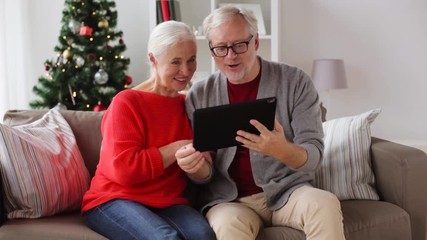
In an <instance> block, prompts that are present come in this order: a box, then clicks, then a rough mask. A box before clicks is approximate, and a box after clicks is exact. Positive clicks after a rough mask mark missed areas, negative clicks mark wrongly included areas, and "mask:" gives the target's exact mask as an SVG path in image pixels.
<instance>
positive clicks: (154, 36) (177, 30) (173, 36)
mask: <svg viewBox="0 0 427 240" xmlns="http://www.w3.org/2000/svg"><path fill="white" fill-rule="evenodd" d="M184 39H190V40H194V42H196V37H195V35H194V33H193V31H191V28H190V27H189V26H188V25H187V24H185V23H183V22H177V21H166V22H162V23H160V24H158V25H157V26H156V27H155V28H154V29H153V31H152V32H151V34H150V37H149V39H148V47H147V51H148V53H152V54H153V55H154V56H155V57H158V56H159V55H160V54H161V53H162V52H163V51H164V50H165V49H166V48H167V47H168V46H170V45H172V44H174V43H177V42H179V41H181V40H184Z"/></svg>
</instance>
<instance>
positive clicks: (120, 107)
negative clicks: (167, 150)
mask: <svg viewBox="0 0 427 240" xmlns="http://www.w3.org/2000/svg"><path fill="white" fill-rule="evenodd" d="M137 102H138V101H136V100H135V99H132V98H131V95H129V94H128V95H125V94H118V95H116V97H115V98H114V100H113V102H112V103H111V105H110V106H109V108H108V110H107V112H106V113H105V116H104V119H103V122H102V134H103V141H102V146H101V161H100V165H99V166H98V167H99V168H101V170H102V173H103V174H104V175H105V177H107V178H109V179H110V180H112V181H114V182H116V183H119V184H121V185H133V184H137V183H140V182H144V181H147V180H152V179H153V178H156V177H157V176H159V175H161V174H162V173H163V172H164V168H163V161H162V156H161V154H160V152H159V150H158V148H156V147H147V145H146V138H147V135H148V132H147V129H146V128H145V127H144V125H145V124H144V121H145V119H144V118H143V116H144V114H143V111H144V110H143V109H144V108H140V107H139V106H138V105H137Z"/></svg>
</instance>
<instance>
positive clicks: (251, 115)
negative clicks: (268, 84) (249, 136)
mask: <svg viewBox="0 0 427 240" xmlns="http://www.w3.org/2000/svg"><path fill="white" fill-rule="evenodd" d="M275 113H276V98H275V97H270V98H263V99H257V100H254V101H247V102H240V103H233V104H227V105H220V106H215V107H208V108H199V109H196V110H195V111H194V113H193V146H194V148H195V149H196V150H198V151H211V150H217V149H220V148H225V147H231V146H237V145H240V143H239V142H237V141H236V140H235V138H236V136H237V133H236V132H237V131H238V130H244V131H247V132H251V133H255V134H259V131H258V130H257V129H256V128H255V127H254V126H252V125H251V124H250V123H249V120H251V119H256V120H258V121H259V122H261V123H262V124H263V125H264V126H266V127H267V128H268V129H270V130H272V129H273V128H274V117H275Z"/></svg>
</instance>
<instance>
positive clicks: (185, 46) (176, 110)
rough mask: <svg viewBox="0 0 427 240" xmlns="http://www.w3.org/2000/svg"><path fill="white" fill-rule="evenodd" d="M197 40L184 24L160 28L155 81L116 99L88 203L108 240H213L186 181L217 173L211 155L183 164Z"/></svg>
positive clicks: (152, 52) (154, 50) (88, 213)
mask: <svg viewBox="0 0 427 240" xmlns="http://www.w3.org/2000/svg"><path fill="white" fill-rule="evenodd" d="M196 53H197V45H196V39H195V36H194V34H193V33H192V31H191V29H190V28H189V27H188V26H187V25H186V24H184V23H181V22H176V21H168V22H164V23H161V24H159V25H157V26H156V27H155V28H154V30H153V31H152V33H151V35H150V38H149V41H148V59H149V61H150V63H151V70H152V75H151V77H150V78H149V79H147V80H146V81H144V82H143V83H141V84H140V85H138V86H136V87H134V88H133V89H128V90H124V91H122V92H120V93H118V94H117V95H116V96H115V97H114V99H113V101H112V103H111V105H110V106H109V108H108V109H107V111H106V112H105V115H104V118H103V120H102V125H101V131H102V135H103V140H102V147H101V153H100V161H99V164H98V167H97V170H96V173H95V176H94V178H93V179H92V182H91V186H90V188H89V190H88V191H87V193H86V194H85V196H84V198H83V203H82V213H83V215H84V217H85V221H86V224H87V225H88V226H89V227H90V228H91V229H93V230H94V231H96V232H98V233H100V234H102V235H104V236H105V237H107V238H109V239H162V240H163V239H215V234H214V232H213V231H212V229H211V227H210V226H209V225H208V223H207V221H206V220H205V218H204V217H203V216H202V215H201V214H200V213H199V212H198V211H196V210H195V209H193V208H192V207H191V206H189V201H188V199H187V198H186V197H185V196H184V190H185V189H186V186H187V181H188V177H190V178H192V179H195V180H203V179H205V178H208V177H209V174H210V173H211V164H210V161H209V160H210V159H208V158H207V157H208V155H206V157H204V155H203V154H201V153H200V155H199V157H198V158H197V159H195V160H191V161H181V162H177V160H176V158H175V152H176V151H177V150H178V149H179V148H181V147H183V146H185V145H187V144H190V143H191V138H192V130H191V126H190V123H189V120H188V118H187V115H186V112H185V108H184V100H185V96H184V95H182V94H180V93H179V92H180V91H182V90H184V89H185V87H186V86H187V84H188V83H189V81H190V80H191V78H192V76H193V74H194V72H195V71H196V68H197V62H196Z"/></svg>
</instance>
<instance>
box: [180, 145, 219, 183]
mask: <svg viewBox="0 0 427 240" xmlns="http://www.w3.org/2000/svg"><path fill="white" fill-rule="evenodd" d="M175 157H176V161H177V164H178V166H179V167H180V168H181V169H182V170H183V171H184V172H186V173H187V174H188V175H189V176H190V177H191V178H193V179H195V180H203V179H206V178H208V177H209V175H210V173H211V167H212V166H211V165H212V157H211V155H210V153H209V152H199V151H196V149H195V148H194V147H193V145H192V144H187V145H185V146H183V147H181V148H180V149H178V151H176V153H175Z"/></svg>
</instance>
